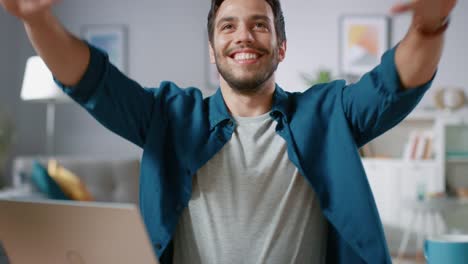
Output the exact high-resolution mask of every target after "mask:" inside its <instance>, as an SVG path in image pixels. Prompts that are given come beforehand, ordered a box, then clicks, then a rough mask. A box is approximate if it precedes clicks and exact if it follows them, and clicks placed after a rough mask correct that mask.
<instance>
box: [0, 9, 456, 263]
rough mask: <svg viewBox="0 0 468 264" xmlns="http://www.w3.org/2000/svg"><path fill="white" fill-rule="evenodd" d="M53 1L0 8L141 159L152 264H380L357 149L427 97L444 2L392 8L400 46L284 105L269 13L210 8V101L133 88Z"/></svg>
mask: <svg viewBox="0 0 468 264" xmlns="http://www.w3.org/2000/svg"><path fill="white" fill-rule="evenodd" d="M54 2H56V1H54V0H38V1H30V0H0V3H1V4H2V5H3V7H4V8H5V9H6V10H7V11H9V12H10V13H11V14H13V15H15V16H17V17H19V18H20V19H21V20H22V21H23V22H24V24H25V28H26V30H27V32H28V35H29V37H30V39H31V42H32V44H33V45H34V47H35V49H36V50H37V52H38V53H39V55H41V56H42V58H43V59H44V60H45V62H46V63H47V65H48V66H49V68H50V69H51V71H52V72H53V74H54V76H55V79H56V81H57V83H59V84H60V85H61V87H62V88H63V90H64V91H65V92H66V93H68V94H69V95H70V96H71V97H72V98H73V99H74V100H75V101H76V102H78V103H79V104H81V105H82V106H83V107H84V108H86V109H87V110H88V111H89V112H90V113H91V114H92V115H93V116H94V117H95V118H96V119H97V120H98V121H99V122H101V123H102V124H103V125H104V126H106V127H107V128H109V129H110V130H112V131H113V132H115V133H117V134H119V135H121V136H122V137H124V138H126V139H127V140H129V141H131V142H133V143H135V144H136V145H138V146H140V147H141V148H143V150H144V152H143V158H142V166H141V178H140V183H141V185H140V192H141V195H140V207H141V212H142V214H143V217H144V221H145V224H146V226H147V229H148V232H149V235H150V238H151V241H152V243H153V246H154V250H155V253H156V254H157V256H158V257H159V259H160V260H161V262H162V263H273V264H275V263H278V264H280V263H391V260H390V256H389V252H388V249H387V245H386V242H385V237H384V233H383V229H382V224H381V222H380V219H379V215H378V212H377V208H376V206H375V203H374V200H373V196H372V192H371V190H370V188H369V184H368V182H367V179H366V175H365V173H364V169H363V167H362V165H361V162H360V157H359V155H358V148H359V147H361V146H363V145H364V144H366V143H367V142H369V141H370V140H372V139H374V138H375V137H377V136H379V135H381V134H382V133H384V132H385V131H387V130H388V129H390V128H392V127H393V126H395V125H396V124H397V123H398V122H400V121H401V120H402V119H403V118H404V117H405V116H406V115H408V113H409V112H410V111H411V110H412V109H413V108H414V107H415V106H416V104H417V103H418V102H419V101H420V99H421V98H422V96H423V95H424V93H425V92H426V91H427V89H428V88H429V86H430V83H431V80H432V78H433V77H434V74H435V72H436V68H437V65H438V63H439V60H440V56H441V51H442V44H443V38H444V32H445V30H446V29H447V27H448V20H447V17H448V16H449V14H450V12H451V10H452V9H453V8H454V6H455V3H456V0H415V1H411V2H409V3H406V4H400V5H396V6H395V7H394V8H393V11H394V12H395V13H402V12H407V11H412V12H413V22H412V24H411V26H410V28H409V30H408V34H407V35H406V36H405V38H404V39H403V40H402V41H401V42H400V43H399V44H398V45H397V46H396V47H394V48H392V49H390V50H389V51H387V52H386V53H385V55H384V56H383V57H382V60H381V63H380V65H378V66H377V67H376V68H375V69H373V70H372V71H371V72H369V73H368V74H366V75H364V76H363V77H362V79H361V80H360V81H359V82H357V83H356V84H353V85H346V84H345V82H344V81H334V82H331V83H326V84H321V85H317V86H314V87H311V88H310V89H308V90H306V91H305V92H303V93H289V92H286V91H284V90H283V89H281V88H280V87H279V86H278V85H277V84H276V83H275V71H276V69H277V67H278V64H279V63H280V62H281V61H283V60H284V58H285V55H286V33H285V28H284V18H283V14H282V11H281V6H280V2H279V1H278V0H224V1H223V0H212V4H211V9H210V11H209V15H208V25H207V27H208V35H209V39H210V57H211V60H212V62H213V63H216V65H217V67H218V70H219V74H220V89H218V91H217V93H216V94H215V95H213V96H211V97H209V98H205V99H203V98H202V95H201V92H200V91H199V90H198V89H196V88H189V89H181V88H179V87H178V86H177V85H176V84H174V83H172V82H163V83H161V85H160V87H158V88H151V89H150V88H143V87H141V86H140V85H139V84H138V83H136V82H134V81H132V80H130V79H128V78H127V77H126V76H124V75H123V74H122V73H121V72H119V71H118V70H117V69H116V68H115V67H114V66H113V65H112V64H110V63H109V60H108V57H107V55H106V54H104V53H103V52H101V51H99V50H98V49H96V48H94V47H92V46H90V45H88V44H87V43H85V42H83V41H81V40H79V39H77V38H76V37H74V36H73V35H71V34H70V33H69V32H68V31H66V30H65V29H64V27H63V26H61V24H60V23H59V22H58V21H57V19H56V18H55V17H54V16H53V15H52V14H51V12H50V7H51V5H52V4H53V3H54Z"/></svg>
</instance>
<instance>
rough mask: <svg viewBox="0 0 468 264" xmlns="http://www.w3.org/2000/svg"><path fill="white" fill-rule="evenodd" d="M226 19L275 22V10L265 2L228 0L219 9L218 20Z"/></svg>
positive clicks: (262, 0)
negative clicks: (262, 19)
mask: <svg viewBox="0 0 468 264" xmlns="http://www.w3.org/2000/svg"><path fill="white" fill-rule="evenodd" d="M225 18H234V19H240V18H242V19H260V18H268V20H273V10H272V9H271V6H270V5H269V4H268V2H267V1H265V0H226V1H224V2H223V3H222V4H221V6H220V7H219V9H218V12H217V15H216V20H218V21H219V20H221V19H225Z"/></svg>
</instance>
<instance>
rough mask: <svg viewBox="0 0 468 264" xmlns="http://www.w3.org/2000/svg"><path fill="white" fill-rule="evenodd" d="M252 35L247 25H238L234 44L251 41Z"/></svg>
mask: <svg viewBox="0 0 468 264" xmlns="http://www.w3.org/2000/svg"><path fill="white" fill-rule="evenodd" d="M253 40H254V36H253V34H252V31H251V30H250V29H249V28H248V27H247V26H240V27H239V28H238V29H237V32H236V44H242V43H252V42H253Z"/></svg>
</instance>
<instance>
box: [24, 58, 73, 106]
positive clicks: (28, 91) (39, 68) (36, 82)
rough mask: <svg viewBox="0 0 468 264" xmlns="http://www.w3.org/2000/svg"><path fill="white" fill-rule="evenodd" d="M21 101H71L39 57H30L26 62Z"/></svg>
mask: <svg viewBox="0 0 468 264" xmlns="http://www.w3.org/2000/svg"><path fill="white" fill-rule="evenodd" d="M21 99H22V100H25V101H30V100H34V101H54V102H67V101H70V99H69V98H68V96H67V95H66V94H65V93H64V92H63V91H62V90H61V89H60V88H59V87H58V86H57V84H56V83H55V82H54V80H53V77H52V73H51V72H50V70H49V68H47V66H46V64H45V63H44V61H43V60H42V59H41V57H39V56H33V57H30V58H29V59H28V61H27V62H26V69H25V72H24V79H23V87H22V88H21Z"/></svg>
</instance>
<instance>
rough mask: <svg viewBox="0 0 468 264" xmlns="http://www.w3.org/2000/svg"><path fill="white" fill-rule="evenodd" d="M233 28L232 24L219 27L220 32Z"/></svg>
mask: <svg viewBox="0 0 468 264" xmlns="http://www.w3.org/2000/svg"><path fill="white" fill-rule="evenodd" d="M233 27H234V26H233V25H232V24H226V25H224V26H222V27H221V30H229V29H232V28H233Z"/></svg>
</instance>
